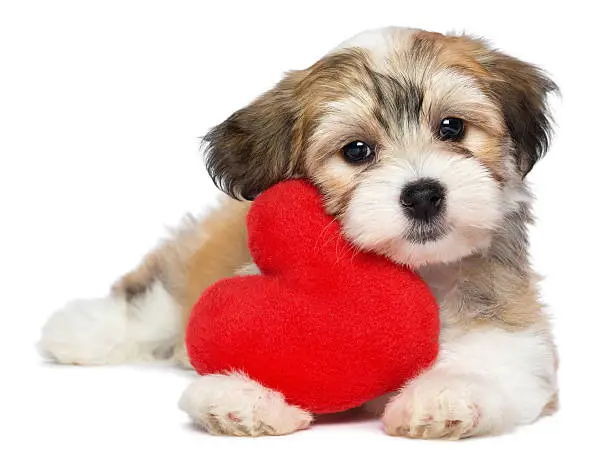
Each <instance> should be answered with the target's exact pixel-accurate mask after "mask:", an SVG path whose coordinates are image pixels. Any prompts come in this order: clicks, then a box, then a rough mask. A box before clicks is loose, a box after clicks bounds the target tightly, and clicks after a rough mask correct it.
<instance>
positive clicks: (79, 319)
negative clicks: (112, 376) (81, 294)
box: [38, 297, 128, 365]
mask: <svg viewBox="0 0 612 468" xmlns="http://www.w3.org/2000/svg"><path fill="white" fill-rule="evenodd" d="M127 324H128V322H127V306H126V303H125V301H123V300H122V299H118V298H114V297H107V298H101V299H89V300H77V301H73V302H70V303H68V304H67V305H66V306H64V308H62V309H60V310H58V311H57V312H55V313H54V314H53V315H52V316H51V318H50V319H49V320H48V321H47V323H46V324H45V326H44V327H43V330H42V337H41V339H40V341H39V342H38V350H39V352H40V353H41V354H42V355H43V356H45V357H47V358H49V359H52V360H54V361H57V362H60V363H63V364H86V365H93V364H110V363H114V362H119V361H122V360H123V358H124V356H125V354H126V353H128V350H127V349H125V343H126V334H127Z"/></svg>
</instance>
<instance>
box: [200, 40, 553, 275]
mask: <svg viewBox="0 0 612 468" xmlns="http://www.w3.org/2000/svg"><path fill="white" fill-rule="evenodd" d="M555 90H556V86H555V84H554V83H553V82H552V81H550V80H549V79H548V78H547V77H546V76H545V75H544V74H543V73H542V72H541V71H540V70H539V69H538V68H536V67H534V66H532V65H530V64H527V63H525V62H522V61H519V60H517V59H514V58H512V57H509V56H507V55H504V54H502V53H500V52H498V51H496V50H494V49H492V48H490V47H489V46H488V45H487V44H486V43H485V42H483V41H481V40H478V39H473V38H470V37H467V36H444V35H441V34H437V33H429V32H425V31H419V30H412V29H401V28H387V29H383V30H378V31H370V32H366V33H363V34H360V35H358V36H356V37H355V38H353V39H351V40H349V41H347V42H345V43H343V44H341V45H340V46H339V47H338V48H337V49H335V50H333V51H332V52H330V53H329V54H328V55H326V56H325V57H323V58H322V59H321V60H319V61H318V62H317V63H315V64H314V65H313V66H311V67H310V68H308V69H306V70H303V71H296V72H291V73H289V74H288V75H287V76H286V77H285V78H284V79H283V80H282V81H281V82H280V83H279V84H278V85H277V86H276V87H275V88H274V89H272V90H270V91H268V92H267V93H265V94H264V95H263V96H261V97H260V98H259V99H257V100H256V101H254V102H253V103H252V104H251V105H249V106H248V107H246V108H244V109H242V110H239V111H238V112H236V113H234V114H233V115H232V116H230V117H229V118H228V119H227V120H226V121H225V122H223V123H222V124H220V125H219V126H217V127H215V128H213V129H212V130H211V131H210V132H209V133H208V135H207V136H206V137H205V138H204V141H205V152H206V156H207V160H206V163H207V168H208V170H209V172H210V174H211V175H212V177H213V180H214V181H215V182H216V183H217V185H218V186H220V187H221V188H222V189H223V190H225V191H226V192H228V193H229V194H231V195H233V196H235V197H238V198H252V197H254V196H256V195H257V194H258V193H260V192H261V191H263V190H265V189H266V188H268V187H270V186H271V185H273V184H275V183H277V182H279V181H281V180H283V179H287V178H292V177H307V178H308V179H310V180H311V181H312V182H313V183H315V184H316V185H317V186H318V187H319V189H320V190H321V192H322V193H323V195H324V199H325V204H326V208H327V210H328V211H329V213H330V214H333V215H335V216H336V217H337V218H338V219H339V220H340V222H341V224H342V226H343V230H344V233H345V235H346V236H347V237H348V238H349V239H351V240H352V241H353V242H354V243H355V244H357V245H358V246H360V247H362V248H364V249H368V250H374V251H377V252H379V253H382V254H385V255H387V256H389V257H390V258H392V259H393V260H395V261H397V262H400V263H407V264H410V265H413V266H420V265H424V264H427V263H437V262H451V261H454V260H457V259H459V258H462V257H464V256H466V255H469V254H471V253H474V252H476V251H479V250H481V249H483V248H486V247H487V246H488V245H489V243H490V241H491V237H492V235H493V233H494V232H495V230H496V229H497V228H498V227H499V226H500V223H501V222H502V220H503V218H504V216H505V215H506V214H507V213H509V212H511V211H512V210H516V209H518V207H519V205H520V204H521V202H523V201H525V200H526V198H527V192H526V189H525V187H524V184H523V178H524V176H525V175H526V174H527V173H528V172H529V171H530V170H531V168H532V167H533V165H534V164H535V163H536V161H537V160H538V159H539V158H540V157H542V156H543V154H544V153H545V151H546V149H547V147H548V142H549V131H550V125H551V122H550V118H549V115H548V110H547V105H546V99H547V95H548V94H549V93H550V92H552V91H555Z"/></svg>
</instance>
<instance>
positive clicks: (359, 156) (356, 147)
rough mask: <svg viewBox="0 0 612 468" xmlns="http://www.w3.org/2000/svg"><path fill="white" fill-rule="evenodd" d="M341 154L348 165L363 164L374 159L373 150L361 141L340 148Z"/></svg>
mask: <svg viewBox="0 0 612 468" xmlns="http://www.w3.org/2000/svg"><path fill="white" fill-rule="evenodd" d="M342 154H343V155H344V159H346V160H347V161H348V162H350V163H363V162H366V161H370V160H371V159H372V158H373V157H374V150H373V149H372V148H371V147H370V146H369V145H368V144H367V143H364V142H363V141H353V142H351V143H349V144H348V145H346V146H345V147H344V148H342Z"/></svg>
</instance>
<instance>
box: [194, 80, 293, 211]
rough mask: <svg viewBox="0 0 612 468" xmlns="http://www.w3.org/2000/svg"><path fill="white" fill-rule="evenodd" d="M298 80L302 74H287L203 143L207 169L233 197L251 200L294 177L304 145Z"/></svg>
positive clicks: (220, 186) (216, 128)
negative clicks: (300, 135) (297, 96)
mask: <svg viewBox="0 0 612 468" xmlns="http://www.w3.org/2000/svg"><path fill="white" fill-rule="evenodd" d="M298 79H299V74H298V72H293V73H291V74H289V75H288V76H287V77H286V78H284V79H283V80H282V81H281V82H280V83H279V84H278V85H277V86H276V87H275V88H273V89H271V90H270V91H268V92H267V93H265V94H263V95H262V96H260V97H259V98H258V99H256V100H255V101H254V102H253V103H251V104H250V105H249V106H247V107H245V108H244V109H241V110H239V111H237V112H235V113H234V114H232V115H231V116H230V117H229V118H228V119H227V120H226V121H225V122H223V123H222V124H220V125H217V126H216V127H214V128H213V129H212V130H210V132H208V134H207V135H206V136H205V137H204V138H203V148H204V155H205V157H206V169H207V170H208V172H209V174H210V175H211V177H212V179H213V181H214V183H215V185H216V186H217V187H219V188H220V189H221V190H223V191H224V192H226V193H227V194H229V195H231V196H232V197H234V198H243V199H248V200H252V199H253V198H255V196H257V195H258V194H259V193H260V192H262V191H264V190H265V189H267V188H268V187H270V186H272V185H274V184H275V183H277V182H280V181H281V180H283V179H287V178H289V177H292V176H293V175H295V174H294V173H295V170H296V166H297V164H298V157H299V154H300V149H301V148H300V147H301V142H302V140H301V138H300V137H299V134H300V127H301V125H300V122H299V120H300V109H299V108H298V100H297V99H296V97H295V95H294V90H295V89H296V85H297V82H298Z"/></svg>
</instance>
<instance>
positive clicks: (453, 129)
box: [440, 117, 465, 141]
mask: <svg viewBox="0 0 612 468" xmlns="http://www.w3.org/2000/svg"><path fill="white" fill-rule="evenodd" d="M464 131H465V125H464V124H463V120H462V119H460V118H458V117H445V118H444V119H442V122H440V139H441V140H442V141H447V140H451V141H457V140H460V139H461V138H462V137H463V133H464Z"/></svg>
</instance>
